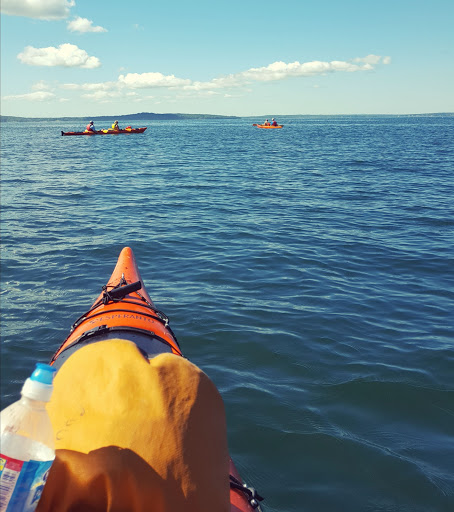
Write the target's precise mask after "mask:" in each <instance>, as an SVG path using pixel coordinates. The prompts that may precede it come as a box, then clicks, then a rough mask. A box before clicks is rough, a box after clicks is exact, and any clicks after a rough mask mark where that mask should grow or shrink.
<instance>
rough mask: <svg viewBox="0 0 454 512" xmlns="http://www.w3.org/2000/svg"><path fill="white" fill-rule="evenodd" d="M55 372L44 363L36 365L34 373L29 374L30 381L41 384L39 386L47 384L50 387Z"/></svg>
mask: <svg viewBox="0 0 454 512" xmlns="http://www.w3.org/2000/svg"><path fill="white" fill-rule="evenodd" d="M56 371H57V370H56V369H55V368H53V367H52V366H49V365H48V364H44V363H36V368H35V371H34V372H33V373H32V374H31V377H30V380H35V381H37V382H41V384H47V385H49V386H52V381H53V379H54V373H55V372H56Z"/></svg>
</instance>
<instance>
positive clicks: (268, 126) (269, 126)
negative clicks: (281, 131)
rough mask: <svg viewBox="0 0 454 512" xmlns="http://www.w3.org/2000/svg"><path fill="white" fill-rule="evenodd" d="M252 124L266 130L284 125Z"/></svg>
mask: <svg viewBox="0 0 454 512" xmlns="http://www.w3.org/2000/svg"><path fill="white" fill-rule="evenodd" d="M252 126H257V128H265V129H266V130H270V129H271V130H272V129H275V128H283V127H284V125H283V124H278V125H277V126H272V125H264V124H253V125H252Z"/></svg>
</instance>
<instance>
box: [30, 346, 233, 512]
mask: <svg viewBox="0 0 454 512" xmlns="http://www.w3.org/2000/svg"><path fill="white" fill-rule="evenodd" d="M48 410H49V416H50V418H51V422H52V426H53V429H54V432H55V439H56V459H55V461H54V463H53V465H52V467H51V469H50V472H49V476H48V480H47V483H46V486H45V488H44V491H43V494H42V497H41V500H40V502H39V504H38V508H37V509H36V512H63V511H68V510H91V511H95V510H96V511H102V510H109V511H111V512H120V511H125V510H127V511H128V512H146V511H149V510H153V512H175V511H176V510H181V511H185V512H212V511H214V510H215V511H217V512H218V511H219V512H229V511H230V498H229V493H230V489H229V454H228V446H227V429H226V421H225V411H224V405H223V402H222V398H221V396H220V394H219V392H218V390H217V389H216V387H215V385H214V384H213V382H212V381H211V380H210V379H209V378H208V376H207V375H206V374H205V373H203V372H202V371H201V370H200V369H199V368H198V367H197V366H195V365H194V364H193V363H191V362H190V361H188V360H187V359H185V358H183V357H181V356H179V355H176V354H171V353H163V354H158V355H156V356H155V357H152V358H151V359H148V358H147V357H146V356H145V355H144V353H143V352H141V351H140V349H138V348H137V346H136V345H135V344H134V343H133V342H131V341H127V340H123V339H110V340H107V341H99V342H95V343H87V344H86V345H85V346H82V348H80V349H79V350H77V351H76V352H74V353H73V354H71V355H70V356H69V357H68V359H66V360H65V361H64V363H63V365H62V366H61V368H60V369H59V371H58V373H57V375H56V376H55V379H54V391H53V394H52V398H51V401H50V403H49V408H48Z"/></svg>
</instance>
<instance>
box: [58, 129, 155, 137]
mask: <svg viewBox="0 0 454 512" xmlns="http://www.w3.org/2000/svg"><path fill="white" fill-rule="evenodd" d="M146 129H147V127H145V128H125V129H124V130H111V129H109V130H96V131H94V132H88V131H83V132H63V131H62V132H61V134H62V135H119V134H121V133H143V132H144V131H145V130H146Z"/></svg>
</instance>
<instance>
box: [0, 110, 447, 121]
mask: <svg viewBox="0 0 454 512" xmlns="http://www.w3.org/2000/svg"><path fill="white" fill-rule="evenodd" d="M273 116H274V117H277V118H280V119H284V118H287V119H288V118H313V117H361V116H363V117H364V116H367V117H453V116H454V112H432V113H425V114H295V115H289V114H283V115H279V114H273ZM262 117H263V118H265V117H270V115H269V114H264V115H257V116H223V115H215V114H170V113H169V114H155V113H153V112H141V113H137V114H125V115H111V116H64V117H21V116H4V115H0V121H1V122H9V121H15V122H25V121H73V120H88V119H91V120H93V121H111V120H112V119H118V121H123V122H124V121H134V120H142V121H144V120H150V121H157V120H167V121H168V120H177V121H184V120H191V119H192V120H197V119H200V120H222V119H257V118H258V119H261V118H262Z"/></svg>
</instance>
